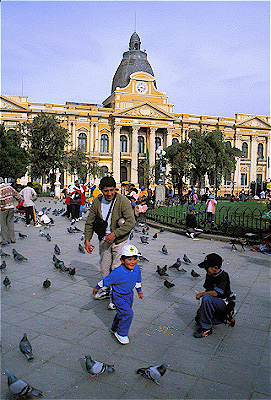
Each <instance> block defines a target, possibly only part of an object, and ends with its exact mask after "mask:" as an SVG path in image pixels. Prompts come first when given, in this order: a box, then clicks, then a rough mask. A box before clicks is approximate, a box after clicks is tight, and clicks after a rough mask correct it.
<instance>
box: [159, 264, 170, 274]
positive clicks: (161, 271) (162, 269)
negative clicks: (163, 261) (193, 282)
mask: <svg viewBox="0 0 271 400" xmlns="http://www.w3.org/2000/svg"><path fill="white" fill-rule="evenodd" d="M166 270H167V265H165V266H164V267H163V268H161V267H159V265H157V270H156V272H157V273H158V275H160V276H169V275H168V274H167V273H166Z"/></svg>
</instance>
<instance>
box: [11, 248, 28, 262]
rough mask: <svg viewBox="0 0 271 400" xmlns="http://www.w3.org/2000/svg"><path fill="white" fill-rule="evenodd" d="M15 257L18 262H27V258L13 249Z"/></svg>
mask: <svg viewBox="0 0 271 400" xmlns="http://www.w3.org/2000/svg"><path fill="white" fill-rule="evenodd" d="M12 253H13V257H14V259H15V260H16V261H24V260H26V261H27V258H26V257H24V256H23V255H22V254H20V253H18V251H16V250H15V249H12Z"/></svg>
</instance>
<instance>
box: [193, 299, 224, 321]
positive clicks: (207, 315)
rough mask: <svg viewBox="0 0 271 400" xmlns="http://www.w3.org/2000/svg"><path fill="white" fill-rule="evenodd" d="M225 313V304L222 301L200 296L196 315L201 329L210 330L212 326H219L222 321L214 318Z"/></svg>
mask: <svg viewBox="0 0 271 400" xmlns="http://www.w3.org/2000/svg"><path fill="white" fill-rule="evenodd" d="M225 311H226V303H225V301H224V300H223V299H221V298H220V297H214V296H211V295H210V294H205V296H202V300H201V306H200V309H199V313H198V316H199V323H200V326H201V327H202V328H203V329H210V328H211V327H212V325H213V324H214V325H217V324H221V323H222V321H221V320H219V319H218V318H216V316H218V315H219V313H223V312H225Z"/></svg>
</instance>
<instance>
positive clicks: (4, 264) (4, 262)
mask: <svg viewBox="0 0 271 400" xmlns="http://www.w3.org/2000/svg"><path fill="white" fill-rule="evenodd" d="M6 266H7V263H6V261H5V260H3V262H2V264H1V265H0V270H1V271H3V269H5V268H6Z"/></svg>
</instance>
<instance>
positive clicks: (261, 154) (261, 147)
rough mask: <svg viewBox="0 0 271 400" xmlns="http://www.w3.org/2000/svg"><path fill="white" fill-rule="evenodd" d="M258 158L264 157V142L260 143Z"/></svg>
mask: <svg viewBox="0 0 271 400" xmlns="http://www.w3.org/2000/svg"><path fill="white" fill-rule="evenodd" d="M258 158H259V159H260V160H262V159H263V158H264V157H263V144H262V143H259V144H258Z"/></svg>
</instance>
